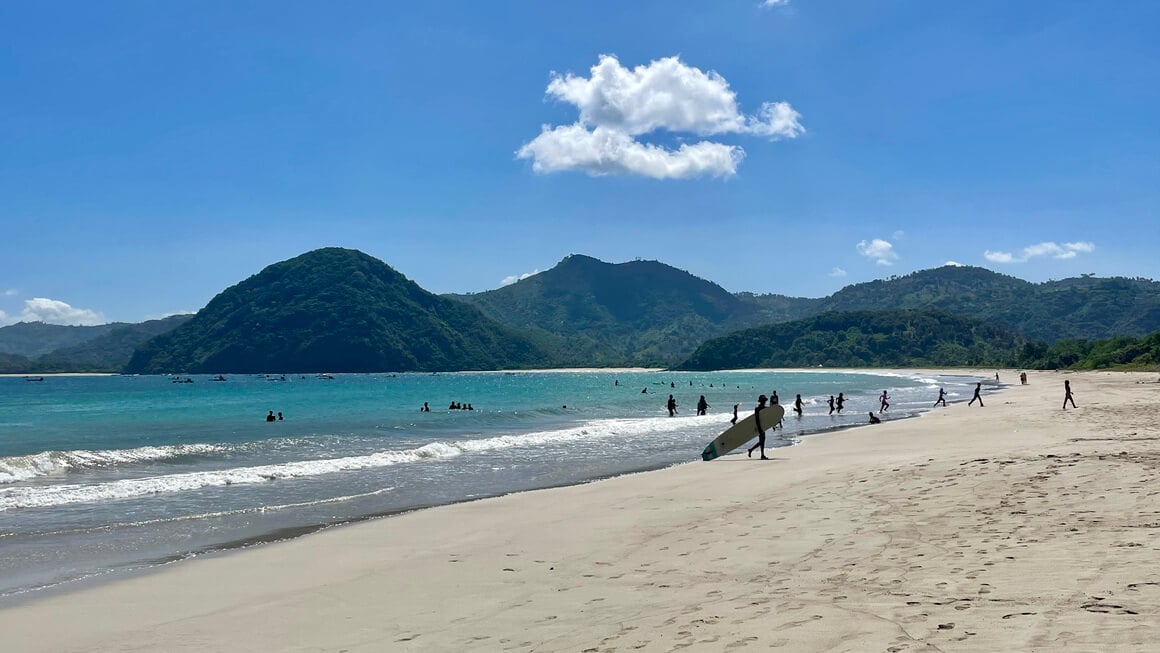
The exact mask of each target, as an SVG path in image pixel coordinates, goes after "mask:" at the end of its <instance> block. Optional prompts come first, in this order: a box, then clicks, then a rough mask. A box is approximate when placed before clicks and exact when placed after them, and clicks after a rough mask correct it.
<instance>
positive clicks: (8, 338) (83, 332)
mask: <svg viewBox="0 0 1160 653" xmlns="http://www.w3.org/2000/svg"><path fill="white" fill-rule="evenodd" d="M121 326H126V325H125V323H122V322H114V323H110V324H99V325H97V326H64V325H61V324H46V323H44V322H18V323H16V324H10V325H8V326H6V327H0V353H4V354H15V355H17V356H23V357H24V358H36V357H38V356H43V355H45V354H47V353H50V352H53V351H56V350H57V349H61V348H64V347H75V346H76V345H79V344H81V343H84V342H88V341H89V340H93V339H94V338H99V337H101V336H103V335H105V334H106V333H109V332H110V331H112V330H113V329H116V328H117V327H121Z"/></svg>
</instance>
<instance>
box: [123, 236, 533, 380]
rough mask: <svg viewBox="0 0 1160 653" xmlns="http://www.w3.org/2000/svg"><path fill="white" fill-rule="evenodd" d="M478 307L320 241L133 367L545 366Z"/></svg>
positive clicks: (162, 340)
mask: <svg viewBox="0 0 1160 653" xmlns="http://www.w3.org/2000/svg"><path fill="white" fill-rule="evenodd" d="M549 363H550V361H549V358H548V356H547V355H546V354H545V353H544V352H543V351H542V350H541V349H540V347H539V346H538V345H536V344H535V343H534V342H532V341H531V340H530V339H528V338H527V337H526V336H524V335H522V334H520V333H518V332H516V331H515V330H513V329H511V328H510V327H506V326H503V325H501V324H498V323H496V322H494V321H493V320H491V319H489V318H487V317H486V316H484V315H483V314H482V313H481V312H480V311H479V310H478V309H477V308H475V307H473V306H469V305H467V304H464V303H462V302H456V301H453V300H449V299H445V298H442V297H439V296H436V295H433V294H431V293H429V292H427V291H425V290H423V289H422V288H420V287H419V286H418V285H416V284H415V283H414V282H412V281H410V280H408V279H407V278H406V277H404V276H403V275H402V274H399V273H398V272H396V271H395V270H394V269H392V268H391V267H390V266H388V265H387V264H385V263H383V262H382V261H380V260H378V259H376V258H373V257H371V256H368V255H366V254H364V253H362V252H359V251H356V250H349V249H340V248H326V249H319V250H315V251H312V252H307V253H306V254H303V255H301V256H298V257H295V258H293V259H290V260H287V261H282V262H280V263H275V264H273V265H271V266H269V267H267V268H266V269H264V270H262V271H261V272H259V273H258V274H256V275H254V276H252V277H250V278H249V279H246V280H245V281H243V282H241V283H239V284H237V285H235V286H232V287H230V288H227V289H226V290H224V291H223V292H221V293H220V294H219V295H217V296H216V297H214V298H213V300H211V301H210V303H209V304H208V305H206V307H205V308H203V309H202V310H201V311H198V313H197V314H196V315H195V316H194V317H193V318H192V319H190V320H189V321H188V322H186V323H185V324H183V325H182V326H180V327H178V328H177V329H175V330H174V331H171V332H170V333H167V334H165V335H161V336H158V337H156V338H154V339H152V340H150V341H148V342H147V343H145V344H144V345H142V346H141V347H140V348H139V349H138V350H137V351H136V353H135V354H134V355H133V357H132V359H131V360H130V362H129V365H128V366H127V368H126V371H128V372H132V373H162V372H175V373H197V372H223V373H224V372H235V373H261V372H378V371H397V372H403V371H446V370H478V369H504V368H512V367H530V366H539V365H547V364H549Z"/></svg>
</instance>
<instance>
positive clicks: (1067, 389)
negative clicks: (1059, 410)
mask: <svg viewBox="0 0 1160 653" xmlns="http://www.w3.org/2000/svg"><path fill="white" fill-rule="evenodd" d="M1069 401H1070V402H1071V407H1072V408H1075V399H1074V398H1073V397H1072V396H1071V381H1070V380H1065V381H1064V382H1063V409H1064V410H1067V402H1069Z"/></svg>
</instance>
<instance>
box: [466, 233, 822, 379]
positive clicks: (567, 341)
mask: <svg viewBox="0 0 1160 653" xmlns="http://www.w3.org/2000/svg"><path fill="white" fill-rule="evenodd" d="M451 297H454V298H456V299H461V300H463V301H466V302H470V303H472V304H474V305H476V306H478V307H480V309H482V310H483V311H484V312H485V313H487V314H488V315H489V316H491V317H493V318H495V319H497V320H499V321H501V322H504V323H505V324H509V325H511V326H514V327H518V328H521V329H528V330H530V331H532V332H534V333H536V334H537V336H536V337H537V338H538V339H539V340H540V341H541V342H543V343H544V344H545V346H546V347H549V348H551V349H552V351H553V353H554V354H555V357H556V359H557V361H558V362H559V364H561V365H584V366H586V365H650V366H651V365H667V364H670V363H672V362H673V361H676V360H680V359H681V358H683V357H684V356H686V355H688V353H690V352H692V351H693V349H695V348H696V347H697V345H698V344H700V343H701V342H702V341H704V340H705V339H706V338H710V337H714V336H718V335H722V334H725V333H728V332H729V331H732V330H735V329H739V328H743V327H746V326H753V325H756V324H761V323H764V322H768V321H772V320H775V319H778V318H779V317H781V316H782V314H784V313H786V309H785V308H784V307H783V306H779V305H778V304H777V303H776V299H771V297H774V296H755V295H746V296H737V295H733V294H732V293H730V292H728V291H726V290H725V289H724V288H722V287H721V286H718V285H717V284H715V283H712V282H709V281H706V280H704V279H701V278H698V277H695V276H693V275H691V274H689V273H688V272H685V271H683V270H678V269H676V268H674V267H671V266H668V265H665V264H663V263H659V262H657V261H630V262H627V263H617V264H613V263H605V262H604V261H600V260H597V259H594V258H592V257H589V256H581V255H575V254H574V255H572V256H568V257H567V258H565V259H564V260H562V261H560V263H559V264H557V265H556V266H555V267H553V268H551V269H550V270H547V271H546V272H541V273H539V274H536V275H534V276H531V277H528V278H526V279H523V280H521V281H519V282H517V283H514V284H511V285H509V286H505V287H503V288H498V289H496V290H489V291H487V292H482V293H477V294H472V295H451ZM783 299H786V300H789V301H790V302H791V303H792V301H794V300H793V299H792V298H783ZM798 301H808V300H798Z"/></svg>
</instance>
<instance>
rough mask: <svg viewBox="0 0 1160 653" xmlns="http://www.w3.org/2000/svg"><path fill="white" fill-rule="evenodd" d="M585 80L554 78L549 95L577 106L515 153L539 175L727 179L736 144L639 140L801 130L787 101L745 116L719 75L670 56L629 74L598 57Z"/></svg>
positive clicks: (773, 135) (789, 134)
mask: <svg viewBox="0 0 1160 653" xmlns="http://www.w3.org/2000/svg"><path fill="white" fill-rule="evenodd" d="M589 72H590V73H591V76H590V77H582V76H577V75H572V74H568V75H563V76H561V75H558V74H554V75H553V76H552V79H551V81H550V82H549V83H548V89H547V95H548V96H549V97H551V98H554V99H556V100H559V101H562V102H566V103H568V104H571V105H573V106H575V107H576V109H577V110H578V111H579V114H580V115H579V119H578V120H577V122H575V123H574V124H571V125H561V126H556V127H553V126H550V125H545V126H543V128H542V129H541V131H540V135H539V136H537V137H536V138H534V139H532V140H531V141H530V142H528V143H525V144H524V145H523V146H522V147H521V148H520V149H519V150H518V151H517V152H516V156H517V157H518V158H521V159H531V160H532V169H533V170H535V171H536V172H540V173H548V172H558V171H563V170H580V171H583V172H587V173H588V174H590V175H607V174H639V175H644V176H646V177H653V178H655V179H674V178H680V179H687V178H692V177H700V176H706V175H708V176H726V177H727V176H731V175H733V174H735V173H736V172H737V166H738V164H739V163H740V162H741V160H742V159H743V158H744V156H745V152H744V150H742V149H741V148H740V147H737V146H732V145H725V144H722V143H714V142H710V141H700V142H697V143H693V144H688V143H682V144H681V145H680V146H679V147H677V148H676V149H667V148H665V147H662V146H659V145H654V144H646V143H642V142H640V141H639V140H637V137H639V136H643V135H646V134H651V133H654V132H667V133H669V134H695V135H697V136H711V135H719V134H749V135H756V136H764V137H767V138H769V139H771V140H779V139H783V138H795V137H797V136H800V135H801V134H802V133H803V132H804V131H805V128H804V127H802V125H801V123H800V122H799V118H800V117H801V116H800V114H798V112H797V111H795V110H794V109H793V107H791V106H790V105H789V104H788V103H785V102H766V103H765V104H763V105H761V108H760V109H759V110H758V111H757V113H755V114H752V115H745V114H742V113H741V111H740V109H739V108H738V106H737V95H736V93H734V92H733V90H732V89H730V88H729V83H728V82H727V81H725V78H724V77H722V76H721V75H719V74H717V73H715V72H713V71H709V72H704V71H702V70H701V69H699V68H696V67H693V66H689V65H686V64H685V63H683V62H682V61H681V60H680V59H679V58H678V57H667V58H664V59H657V60H655V61H651V62H649V64H648V65H644V66H637V67H635V68H633V69H631V70H630V69H628V68H625V67H624V66H621V65H620V61H618V60H617V59H616V57H614V56H610V55H603V56H601V57H600V60H599V62H598V63H597V64H596V65H595V66H592V68H591V70H590V71H589Z"/></svg>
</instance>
